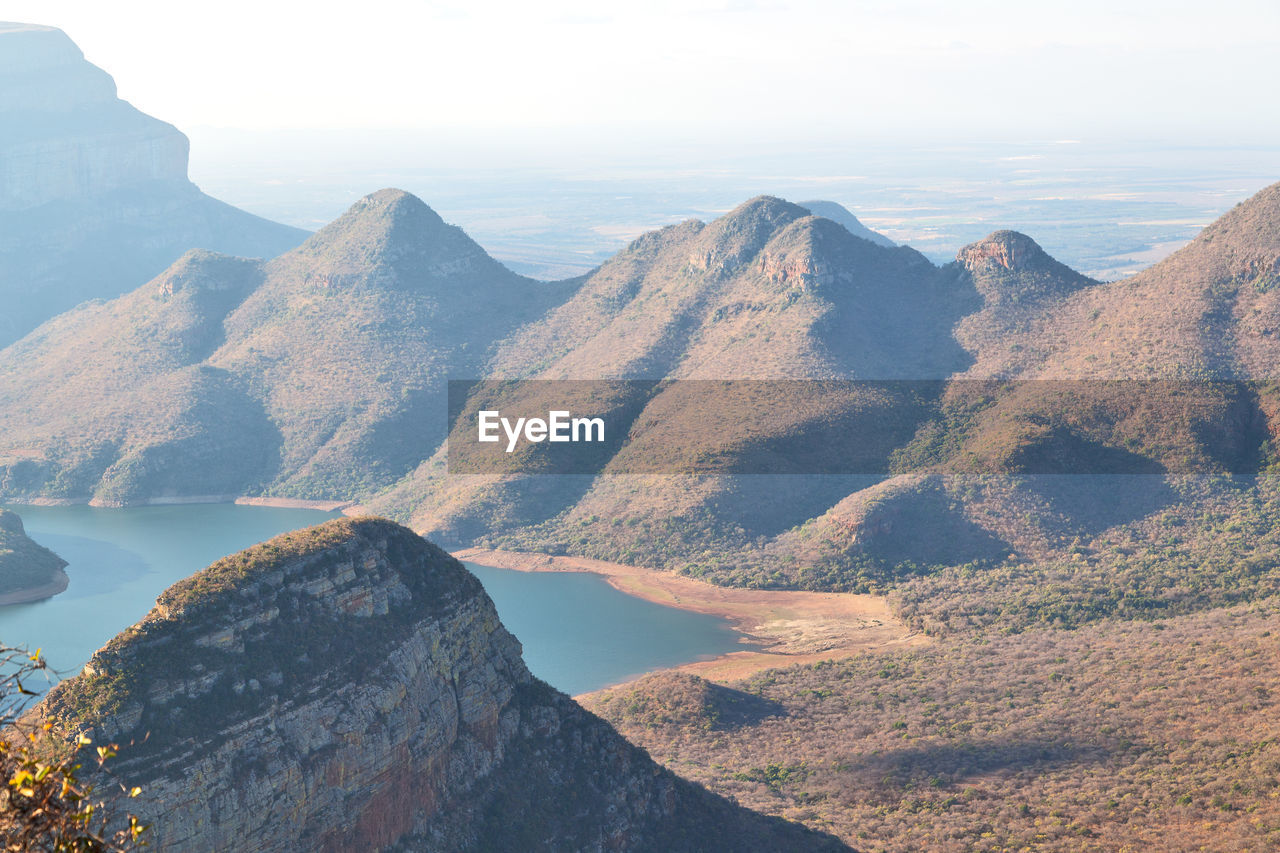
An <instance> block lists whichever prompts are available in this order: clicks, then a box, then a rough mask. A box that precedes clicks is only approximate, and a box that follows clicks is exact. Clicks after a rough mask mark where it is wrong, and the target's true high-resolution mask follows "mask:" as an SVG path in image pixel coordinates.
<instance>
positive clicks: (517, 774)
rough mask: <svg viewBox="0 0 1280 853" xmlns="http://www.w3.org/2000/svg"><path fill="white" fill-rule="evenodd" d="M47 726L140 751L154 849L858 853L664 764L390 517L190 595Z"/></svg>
mask: <svg viewBox="0 0 1280 853" xmlns="http://www.w3.org/2000/svg"><path fill="white" fill-rule="evenodd" d="M35 713H36V714H37V715H38V718H39V719H41V720H43V721H45V722H49V723H52V724H54V725H55V726H56V730H57V731H58V732H62V733H66V735H67V736H68V737H73V736H76V735H79V734H85V733H87V734H89V736H90V737H93V738H97V739H98V740H99V741H102V740H109V741H113V742H117V743H120V744H127V746H122V747H121V750H120V756H119V758H118V759H117V760H116V761H115V762H113V773H114V774H116V775H117V776H118V777H119V778H121V779H127V780H128V782H129V784H130V785H138V786H140V787H142V789H143V791H144V794H143V796H142V797H139V798H138V799H135V800H130V801H129V802H128V808H129V809H131V810H134V811H138V812H140V813H141V816H142V817H143V818H144V820H146V821H147V822H148V823H150V824H151V825H152V829H151V830H150V833H149V835H150V841H149V843H150V844H151V845H153V846H155V847H157V848H158V849H161V850H182V851H184V853H199V851H215V850H228V849H236V850H243V851H277V850H314V851H345V850H356V849H359V850H390V849H394V850H401V851H417V850H422V851H427V850H440V851H443V850H451V851H464V850H530V851H532V850H599V849H610V850H650V851H682V850H687V851H695V850H705V849H708V848H709V847H714V848H715V849H717V850H741V851H754V850H779V851H783V850H797V851H799V850H841V849H847V848H845V847H844V846H843V845H842V844H840V843H839V842H837V841H835V840H834V839H832V838H830V837H829V836H824V835H820V834H817V833H814V832H812V831H809V830H806V829H804V828H802V827H800V826H798V825H796V824H792V823H789V822H787V821H783V820H778V819H773V818H766V817H763V816H761V815H758V814H754V813H752V812H750V811H747V810H746V809H742V808H740V807H738V806H736V805H734V804H732V803H730V802H729V801H728V800H724V799H721V798H720V797H717V796H713V795H711V794H709V793H708V792H707V791H706V790H705V789H703V788H701V787H699V786H697V785H695V784H692V783H689V782H686V781H684V780H682V779H680V778H679V777H677V776H675V775H674V774H672V773H671V772H669V771H666V770H663V769H661V768H660V767H658V766H657V765H655V764H654V763H653V762H652V761H651V760H650V759H649V758H648V756H647V755H646V754H645V753H644V751H643V750H640V749H639V748H637V747H634V746H632V745H630V744H629V743H627V742H626V741H625V740H623V739H622V738H621V737H620V736H619V735H618V734H617V733H616V732H615V731H614V730H613V729H612V728H611V727H610V726H609V725H608V724H606V723H604V722H603V721H602V720H600V719H599V718H597V717H595V716H593V715H592V714H589V713H587V712H585V711H584V710H583V709H582V708H581V707H579V706H578V705H576V704H575V703H574V702H573V701H572V700H571V699H570V698H569V697H567V696H565V695H563V694H561V693H558V692H557V691H555V690H553V689H552V688H550V687H548V686H547V685H546V684H544V683H542V682H541V681H538V680H537V679H535V678H534V677H533V676H531V675H530V674H529V671H528V669H527V668H526V667H525V665H524V662H523V660H522V659H521V656H520V644H519V642H517V641H516V639H515V638H514V637H512V636H511V634H509V633H508V632H507V631H506V629H505V628H503V626H502V624H501V623H500V622H499V621H498V616H497V613H496V612H495V611H494V608H493V603H492V602H491V601H490V599H489V597H488V596H487V595H486V594H485V593H484V590H483V589H482V588H481V586H480V583H479V581H477V580H476V578H475V577H474V576H472V575H471V574H470V573H468V572H467V571H466V569H465V568H463V566H462V564H461V563H459V562H458V561H457V560H454V559H453V558H451V557H450V556H449V555H448V554H446V553H444V552H443V551H441V550H440V549H438V548H436V547H434V546H432V545H431V544H429V543H427V542H426V541H424V540H422V539H420V538H419V537H417V536H415V535H414V534H413V533H412V532H410V531H408V530H406V529H404V528H402V527H398V526H396V525H394V524H391V523H389V522H386V521H381V520H377V519H356V520H350V519H340V520H335V521H330V522H327V523H325V524H323V525H321V526H319V527H313V528H309V529H307V530H301V531H297V532H295V533H290V534H286V535H284V536H280V537H277V538H276V539H273V540H271V541H269V542H265V543H263V544H261V545H257V546H255V547H253V548H251V549H249V550H247V551H244V552H241V553H239V554H235V555H232V556H230V557H227V558H224V559H222V560H220V561H218V562H217V563H214V564H213V565H212V566H210V567H209V568H207V569H205V570H203V571H201V572H199V573H197V574H195V575H193V576H192V577H190V578H188V579H186V580H184V581H181V582H179V583H178V584H175V585H174V586H172V587H170V588H169V589H168V590H166V591H165V592H164V593H163V594H162V595H161V596H160V598H159V599H158V601H157V603H156V606H155V608H154V609H153V610H152V611H151V612H150V613H149V614H148V615H147V617H146V618H145V619H143V620H142V621H141V622H139V623H138V624H137V625H135V626H133V627H132V628H130V629H129V630H127V631H125V632H124V633H122V634H120V635H119V636H117V637H116V638H115V639H114V640H112V641H111V642H110V643H108V644H107V645H106V646H105V647H104V648H103V649H101V650H100V651H98V652H97V653H96V654H95V655H94V657H93V658H92V660H91V661H90V662H89V664H88V665H87V666H86V667H85V669H84V672H83V673H82V674H81V675H79V676H78V677H76V678H73V679H70V680H69V681H65V682H62V683H61V684H59V685H58V686H56V687H55V688H53V689H52V690H50V692H49V694H48V695H47V697H46V698H45V700H44V701H43V702H42V704H41V705H40V706H38V707H37V709H36V711H35ZM91 764H92V762H86V765H91Z"/></svg>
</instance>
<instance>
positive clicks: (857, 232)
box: [799, 201, 898, 249]
mask: <svg viewBox="0 0 1280 853" xmlns="http://www.w3.org/2000/svg"><path fill="white" fill-rule="evenodd" d="M799 204H800V206H801V207H803V208H804V209H805V210H807V211H809V212H810V213H812V214H813V215H814V216H821V217H823V218H825V219H830V220H831V221H832V222H835V223H837V224H839V225H843V226H844V227H845V230H846V231H848V232H849V233H850V234H852V235H853V236H855V237H861V238H862V239H863V240H870V241H871V242H872V243H875V244H876V245H877V246H884V247H885V248H887V249H892V248H893V247H894V246H896V245H898V244H897V243H895V242H893V241H892V240H890V239H889V238H888V237H886V236H884V235H883V234H880V233H878V232H876V231H872V230H871V229H870V228H868V227H867V226H865V225H863V224H862V223H861V222H859V221H858V217H856V216H854V215H853V214H852V213H850V212H849V211H848V209H846V208H845V207H844V205H842V204H837V203H836V202H834V201H802V202H799Z"/></svg>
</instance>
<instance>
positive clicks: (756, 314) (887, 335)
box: [370, 196, 978, 560]
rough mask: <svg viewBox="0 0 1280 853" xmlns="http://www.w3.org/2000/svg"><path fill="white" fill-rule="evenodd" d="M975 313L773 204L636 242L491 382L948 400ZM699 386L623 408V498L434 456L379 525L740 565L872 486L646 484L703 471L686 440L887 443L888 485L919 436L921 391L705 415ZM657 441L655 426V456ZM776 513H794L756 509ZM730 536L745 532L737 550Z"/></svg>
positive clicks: (741, 451) (787, 397)
mask: <svg viewBox="0 0 1280 853" xmlns="http://www.w3.org/2000/svg"><path fill="white" fill-rule="evenodd" d="M977 302H978V295H977V294H976V292H974V291H973V289H972V287H971V286H969V285H968V284H967V283H964V282H957V281H956V280H954V279H953V278H951V277H947V276H941V275H939V271H938V270H937V268H936V267H934V266H933V265H932V264H931V263H929V261H928V260H927V259H925V258H924V257H923V256H922V255H920V254H919V253H918V252H916V251H914V250H913V249H909V248H906V247H893V248H885V247H882V246H879V245H876V244H874V243H871V242H868V241H867V240H864V239H861V238H858V237H855V236H853V235H852V234H850V233H849V232H848V231H847V230H846V229H845V228H844V227H842V226H840V225H838V224H836V223H835V222H832V221H830V220H828V219H825V218H822V217H818V216H814V215H812V214H811V213H810V212H809V211H808V210H806V209H805V208H803V207H800V206H798V205H794V204H790V203H788V202H786V201H783V200H781V199H777V198H772V197H768V196H762V197H759V198H756V199H752V200H750V201H748V202H746V203H744V204H742V205H740V206H739V207H738V208H736V209H735V210H733V211H731V212H730V213H728V214H726V215H725V216H723V217H721V218H719V219H717V220H714V221H713V222H710V223H705V224H704V223H702V222H697V221H689V222H684V223H681V224H679V225H674V226H670V227H667V228H664V229H662V230H660V231H656V232H652V233H650V234H646V235H644V236H642V237H640V238H638V239H637V240H635V241H634V242H633V243H632V244H631V245H629V246H628V247H627V248H626V249H625V250H623V251H622V252H621V253H619V255H618V256H616V257H615V258H613V259H611V260H610V261H609V262H607V263H605V264H604V265H603V266H601V268H600V269H599V270H597V271H596V272H595V273H593V274H592V275H590V276H588V277H587V279H586V280H585V281H584V282H583V283H582V284H581V285H580V286H579V287H578V289H577V290H576V292H575V293H574V294H573V295H572V296H571V297H570V298H568V299H567V300H565V302H564V303H563V304H562V305H560V306H558V307H556V308H554V309H553V310H551V311H549V312H548V313H547V314H546V315H545V316H544V317H543V318H542V319H540V320H538V321H536V322H533V323H531V324H529V325H527V326H525V327H523V328H521V329H520V330H518V331H517V333H516V334H514V335H512V336H511V338H510V339H509V340H507V341H505V342H504V343H502V344H501V345H500V346H499V347H498V348H497V350H496V351H495V353H494V356H493V358H492V360H491V361H490V362H489V364H488V366H487V368H486V370H485V373H484V375H486V376H492V377H496V378H516V377H520V378H533V379H539V380H549V379H599V378H627V379H638V378H651V379H678V380H709V379H717V380H718V379H754V380H774V381H777V380H793V379H829V380H848V379H866V380H898V379H903V380H917V379H930V378H931V379H937V380H941V379H944V378H945V377H947V376H949V375H951V374H952V373H954V372H955V371H957V370H960V369H963V368H964V367H965V366H966V365H967V364H968V359H967V358H966V356H965V354H964V352H963V351H962V350H961V349H960V348H959V346H958V345H957V344H956V342H955V341H954V339H952V337H951V335H950V330H951V328H952V327H953V326H954V324H955V323H956V321H957V320H958V319H959V318H960V317H962V316H964V314H965V313H966V312H967V311H969V310H972V308H973V307H974V306H976V304H977ZM695 384H696V383H693V382H684V383H680V382H677V383H675V384H674V385H670V386H661V387H659V388H658V389H656V396H653V397H652V398H646V399H638V398H637V399H632V400H624V401H618V406H619V407H620V409H625V410H626V417H627V418H628V419H629V420H627V421H626V422H625V424H630V425H631V429H630V432H629V434H628V440H627V443H626V445H625V446H624V447H622V448H621V449H620V450H619V452H618V453H617V455H616V456H615V457H614V458H613V460H612V461H611V462H610V464H609V468H607V469H606V471H608V470H610V469H613V470H619V471H627V470H628V469H629V467H630V466H635V467H634V468H633V469H632V471H631V474H629V475H628V476H626V477H625V478H622V479H614V478H610V477H604V478H600V479H597V480H595V481H593V482H587V481H584V480H583V479H582V478H576V479H575V478H550V479H545V480H533V481H530V480H529V479H528V478H524V477H515V478H512V479H511V480H510V481H508V483H507V484H506V485H503V484H499V483H496V482H495V480H494V478H492V477H488V478H485V477H458V476H452V475H451V476H446V474H445V465H444V458H443V455H442V454H440V453H438V454H437V455H436V457H434V458H433V459H431V460H428V461H427V462H426V463H424V464H423V465H422V466H421V467H420V468H419V470H418V471H417V472H415V473H414V474H413V475H412V476H410V477H408V478H406V479H405V480H404V481H403V482H401V483H399V484H397V486H396V487H395V488H394V489H393V490H391V491H389V492H388V493H387V494H385V495H382V496H379V497H377V498H375V499H374V500H373V501H372V502H371V504H370V505H371V506H373V507H375V508H376V509H377V510H378V511H380V512H384V513H388V514H394V515H395V516H396V517H398V518H401V519H405V520H408V521H409V523H411V524H412V525H413V526H414V527H415V529H419V530H421V531H424V532H426V533H428V535H432V536H436V537H440V538H441V539H442V540H443V541H446V542H450V543H453V544H460V543H461V541H464V540H465V539H466V538H467V537H468V536H471V535H475V532H476V531H478V530H480V529H482V528H483V529H485V530H486V531H487V533H489V534H490V535H493V534H500V533H503V532H508V531H511V530H513V529H517V528H524V527H528V526H530V525H536V524H544V523H545V524H548V525H549V527H547V528H546V529H544V530H540V531H538V532H537V533H536V534H533V536H534V538H532V539H528V540H522V541H511V542H507V543H505V544H508V545H521V546H522V547H527V546H528V545H530V544H532V543H535V542H542V543H548V542H550V543H556V542H565V541H575V542H577V543H578V545H579V547H581V546H582V545H583V544H584V537H587V538H588V539H589V540H590V543H589V545H590V547H591V548H593V549H601V550H593V551H592V553H591V556H597V557H605V558H618V557H621V556H623V555H624V554H628V553H630V554H633V555H634V554H636V553H639V552H636V551H634V550H633V549H634V548H643V553H644V555H645V559H649V560H654V559H655V556H656V555H657V554H663V553H665V554H668V556H669V557H675V555H679V554H688V553H690V552H693V553H701V552H703V551H704V550H707V549H709V548H710V549H712V550H717V549H718V550H724V549H725V547H726V546H727V545H729V544H730V543H732V545H733V547H734V548H737V547H740V546H742V545H745V544H746V543H747V542H751V541H754V540H755V539H756V538H757V537H758V536H760V535H774V534H776V533H779V532H781V531H782V530H785V529H786V528H787V527H790V526H791V525H793V524H798V523H800V522H801V521H803V520H804V519H806V518H809V517H811V516H812V515H814V514H817V513H821V512H822V511H823V510H825V509H826V508H827V507H829V506H830V505H831V504H832V503H834V502H835V501H837V500H839V499H840V498H841V497H842V496H843V495H844V494H847V493H848V490H849V489H851V488H854V487H855V486H857V485H858V484H865V483H866V482H867V478H865V477H863V478H853V479H851V478H848V477H834V478H825V479H824V478H797V477H791V478H790V479H786V480H779V479H777V478H770V477H740V478H724V477H714V476H713V477H703V476H698V477H684V478H682V479H680V481H679V482H678V483H677V482H675V481H673V480H672V479H671V478H670V477H668V476H665V474H669V473H679V472H681V471H684V470H687V466H686V467H681V465H680V464H678V463H676V464H672V465H670V466H669V467H668V468H666V469H662V470H659V471H657V472H656V473H657V476H650V477H637V476H633V475H632V474H634V470H637V469H638V470H640V471H653V470H654V469H653V468H652V467H651V464H650V463H651V462H652V460H653V459H654V458H657V456H659V455H661V454H662V453H665V452H668V451H673V450H674V451H686V453H685V455H686V456H689V457H693V456H696V455H697V451H696V448H693V447H691V446H690V445H689V444H688V436H691V435H696V434H699V433H700V432H703V427H705V425H706V421H707V420H708V412H709V410H711V409H715V410H716V411H717V419H718V422H720V423H721V425H722V426H723V430H717V431H716V432H715V434H714V444H715V446H716V447H717V448H720V449H723V448H725V447H726V446H730V447H732V448H733V449H732V451H731V453H732V454H733V455H734V456H736V457H737V459H739V460H740V461H741V462H742V463H743V464H744V465H746V464H747V461H748V460H750V459H751V458H753V457H758V456H760V455H761V454H762V453H765V452H767V451H766V449H767V448H769V447H770V446H771V443H773V442H776V441H780V440H786V441H790V442H792V443H793V444H794V443H796V442H803V441H805V440H810V439H806V438H805V436H806V435H807V434H808V435H810V436H812V434H813V433H821V432H822V431H824V430H831V429H839V428H843V429H854V430H861V431H863V432H866V433H867V434H868V435H870V436H872V438H871V439H870V440H869V441H868V442H867V447H866V448H864V449H865V451H866V452H867V453H868V454H870V455H871V456H872V457H874V458H873V459H872V460H871V461H872V463H873V464H875V462H876V460H879V464H880V465H884V464H885V462H884V460H885V459H887V457H888V455H889V453H890V452H891V450H892V449H893V446H895V442H899V443H900V442H904V441H905V440H907V439H908V437H909V436H910V435H911V433H912V432H913V429H914V425H915V424H916V423H917V421H918V420H919V419H920V418H921V417H923V413H922V411H921V406H920V401H919V400H918V399H917V395H916V394H915V393H914V392H913V389H909V388H900V389H889V390H887V391H883V392H876V391H874V390H866V391H863V392H858V393H855V394H853V395H852V396H851V395H849V394H844V393H836V394H830V395H825V394H818V395H808V396H807V399H806V401H805V402H806V405H805V406H803V407H800V406H797V405H796V403H797V402H798V401H797V399H796V398H795V397H794V394H795V393H796V392H797V391H800V390H801V389H802V388H803V386H801V385H798V384H795V385H788V383H786V382H778V383H777V384H776V385H774V386H773V387H765V388H763V391H764V396H763V397H762V398H760V399H742V400H729V399H727V398H726V397H725V396H724V395H721V396H720V397H714V396H713V397H708V396H707V395H705V394H704V395H699V394H698V393H697V392H696V391H694V390H693V386H694V385H695ZM558 393H560V394H561V396H563V394H564V393H565V392H563V391H559V392H558ZM762 408H763V409H768V408H772V409H773V410H774V411H776V412H777V413H778V415H779V416H778V417H777V418H772V419H770V420H769V422H768V425H767V426H765V425H763V422H762V420H761V419H760V418H759V417H756V416H755V415H756V414H757V413H758V412H759V411H760V410H761V409H762ZM802 411H803V412H804V414H803V415H802V414H801V412H802ZM735 412H736V413H737V414H736V415H735ZM625 424H624V426H625ZM642 424H657V425H658V426H657V427H656V428H652V429H649V428H646V431H645V434H644V435H643V436H641V435H640V434H639V433H638V432H637V429H636V426H637V425H642ZM882 425H891V426H889V427H885V426H882ZM806 430H812V431H813V433H806ZM735 431H737V432H738V435H737V437H736V438H735ZM681 436H683V438H680V437H681ZM647 464H650V467H646V465H647ZM748 467H749V466H748ZM769 494H774V495H780V494H785V495H786V496H787V500H786V501H785V502H776V501H775V502H770V501H767V500H759V498H760V497H761V496H763V495H769ZM601 519H607V520H608V521H607V522H601V521H600V520H601ZM481 520H483V521H481ZM618 525H622V526H621V527H619V526H618ZM726 531H735V532H732V533H730V534H729V536H728V538H727V539H726V538H725V532H726Z"/></svg>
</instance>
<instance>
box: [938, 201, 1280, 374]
mask: <svg viewBox="0 0 1280 853" xmlns="http://www.w3.org/2000/svg"><path fill="white" fill-rule="evenodd" d="M997 237H998V235H992V237H991V238H989V239H988V241H984V243H983V244H975V246H973V247H968V248H966V249H965V250H962V251H961V257H960V259H959V261H960V264H961V265H962V266H964V267H965V268H966V269H969V270H970V272H971V274H972V275H974V277H975V279H977V280H979V281H981V280H982V279H983V278H984V275H985V274H984V272H983V267H984V265H982V264H981V263H979V264H978V265H975V264H974V260H975V257H976V258H977V259H979V260H980V259H981V257H982V256H983V255H984V254H987V253H988V249H987V247H988V245H989V244H993V243H998V242H1001V241H999V240H997ZM1041 266H1046V265H1044V264H1043V263H1042V264H1041ZM991 267H992V263H991V262H987V263H986V264H985V268H986V269H991ZM1064 269H1065V268H1063V269H1056V268H1045V269H1044V270H1042V273H1041V277H1042V278H1046V284H1045V285H1044V286H1042V287H1039V288H1037V289H1036V292H1035V293H1034V294H1032V295H1033V297H1034V298H1035V299H1037V300H1039V301H1040V303H1041V304H1040V306H1039V311H1038V312H1035V315H1033V314H1031V313H1027V314H1026V315H1024V316H1018V315H1017V314H1014V315H1012V319H1011V320H1006V321H1005V324H1004V326H1003V327H1002V328H998V329H997V330H996V331H997V332H998V334H999V337H996V336H995V335H992V336H991V341H992V344H993V345H996V346H1003V347H1005V348H1007V349H1012V348H1018V349H1020V350H1021V351H1022V353H1023V354H1021V355H1018V356H1016V357H1010V358H1009V365H1011V368H1010V370H1011V372H1016V373H1017V374H1018V375H1021V376H1023V377H1025V378H1031V377H1033V376H1034V377H1038V378H1062V379H1084V378H1107V379H1154V378H1165V379H1192V380H1203V379H1270V378H1274V376H1275V365H1276V363H1277V356H1278V355H1280V349H1278V347H1280V344H1277V328H1280V324H1278V323H1277V321H1278V320H1280V295H1277V293H1278V292H1280V289H1278V288H1277V287H1276V283H1277V281H1280V184H1274V185H1272V186H1270V187H1267V188H1266V189H1263V190H1262V191H1260V192H1259V193H1257V194H1256V195H1254V196H1253V197H1251V198H1249V199H1248V200H1246V201H1244V202H1242V203H1240V204H1239V205H1237V206H1236V208H1235V209H1234V210H1231V211H1229V212H1228V213H1226V214H1224V215H1223V216H1222V217H1220V218H1219V219H1218V220H1217V221H1215V222H1214V223H1213V224H1211V225H1209V226H1208V227H1207V228H1205V229H1204V231H1202V232H1201V233H1200V234H1199V236H1197V237H1196V238H1195V239H1194V240H1192V241H1191V243H1190V244H1188V245H1187V246H1186V247H1184V248H1182V249H1180V250H1179V251H1177V252H1175V253H1173V254H1172V255H1170V256H1169V257H1168V258H1165V259H1164V260H1162V261H1160V262H1159V263H1157V264H1155V265H1154V266H1152V267H1149V268H1148V269H1146V270H1143V271H1142V272H1140V273H1138V274H1137V275H1135V276H1133V277H1131V278H1128V279H1124V280H1122V281H1117V282H1112V283H1108V284H1100V285H1091V284H1090V283H1089V282H1088V281H1087V280H1084V279H1083V277H1081V276H1078V275H1075V274H1073V273H1069V271H1067V272H1064V271H1063V270H1064ZM1004 301H1006V302H1008V301H1009V300H1007V299H1006V300H1004ZM957 337H959V338H960V339H961V340H962V342H964V343H965V344H966V346H967V347H969V348H971V349H972V348H975V347H976V348H978V349H981V347H980V346H978V345H979V344H980V340H978V339H979V338H980V337H981V336H980V334H979V332H978V329H976V328H975V327H973V326H969V327H967V328H966V326H963V325H962V327H961V330H960V331H959V332H958V333H957ZM986 361H987V359H985V358H980V359H979V363H980V365H984V369H983V371H982V373H983V375H993V374H994V373H995V372H997V371H998V370H1000V368H1001V362H1000V361H999V360H998V359H995V360H993V361H992V362H991V363H990V364H985V362H986Z"/></svg>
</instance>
